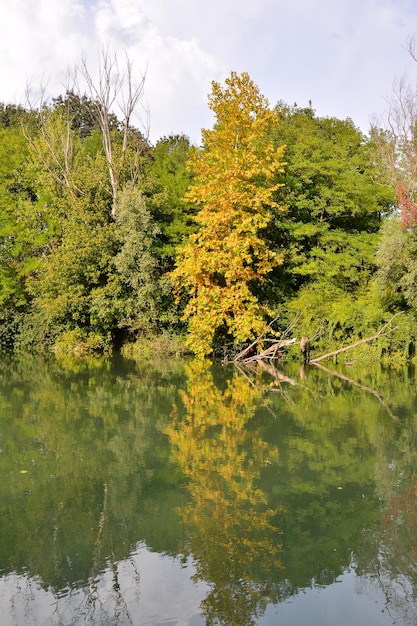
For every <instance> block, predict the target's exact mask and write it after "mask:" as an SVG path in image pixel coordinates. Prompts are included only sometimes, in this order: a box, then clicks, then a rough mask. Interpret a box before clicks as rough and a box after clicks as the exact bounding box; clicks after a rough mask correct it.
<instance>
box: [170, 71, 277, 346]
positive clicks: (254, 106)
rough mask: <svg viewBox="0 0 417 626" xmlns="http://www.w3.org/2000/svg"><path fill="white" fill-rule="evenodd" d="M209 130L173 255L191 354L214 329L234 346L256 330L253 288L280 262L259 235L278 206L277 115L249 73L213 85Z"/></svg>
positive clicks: (259, 316)
mask: <svg viewBox="0 0 417 626" xmlns="http://www.w3.org/2000/svg"><path fill="white" fill-rule="evenodd" d="M209 107H210V109H211V110H212V111H213V112H214V114H215V123H214V126H213V129H212V130H203V131H202V138H203V144H204V147H203V149H202V150H201V151H195V153H194V155H193V156H192V158H191V163H190V166H191V168H192V170H193V171H194V173H195V178H194V181H193V185H192V186H191V188H190V189H189V191H188V193H187V196H186V199H187V200H188V201H190V202H192V203H193V204H195V205H197V206H198V207H199V211H198V213H197V215H196V218H195V220H196V222H197V225H198V231H197V232H196V233H195V234H194V235H192V236H191V237H190V238H189V240H188V241H187V242H186V243H185V245H184V246H183V247H182V249H181V250H180V252H179V257H178V261H177V266H176V269H175V270H174V272H173V279H174V284H175V286H176V289H177V291H178V292H181V290H184V291H185V292H186V293H187V295H188V296H189V300H188V304H187V307H186V309H185V315H184V317H185V319H186V320H188V323H189V335H188V345H189V347H190V348H191V349H192V350H193V352H194V353H195V354H196V355H198V356H206V355H209V354H211V353H212V350H213V339H214V336H215V333H216V331H217V330H219V329H224V331H225V332H226V333H227V334H228V335H230V336H231V337H232V339H233V341H234V343H235V344H239V343H241V342H245V341H246V340H248V339H251V338H253V337H254V336H256V335H258V334H261V333H262V332H263V331H264V330H265V327H266V322H265V316H266V315H267V314H268V310H267V309H266V308H265V307H264V306H262V304H261V303H260V302H259V301H258V299H257V297H256V296H255V295H254V293H253V291H252V289H253V286H254V285H256V284H257V283H259V282H260V281H262V280H263V279H264V277H265V275H266V274H268V272H270V271H271V269H272V268H273V267H275V266H276V265H278V264H280V263H281V262H282V256H281V254H280V253H279V252H277V251H274V250H272V249H271V247H270V245H269V244H268V241H267V240H266V238H265V237H264V236H263V233H264V232H265V229H266V228H267V226H268V224H269V223H270V222H271V220H272V218H273V212H274V211H276V210H278V209H279V207H278V205H277V204H276V202H275V201H274V192H275V191H276V189H277V188H278V187H279V186H280V185H279V184H277V182H276V180H277V177H276V174H277V172H279V171H282V154H283V147H279V148H276V147H275V145H274V142H273V140H272V134H271V132H270V131H271V130H272V128H273V127H274V125H276V124H277V118H276V114H275V113H274V112H273V111H271V110H270V108H269V105H268V101H267V100H266V98H265V97H264V96H262V95H261V94H260V92H259V89H258V87H257V86H256V85H255V84H254V83H253V81H252V80H251V79H250V77H249V76H248V74H246V73H243V74H241V75H238V74H236V73H234V72H232V74H231V76H230V78H228V79H227V80H226V86H225V87H224V88H223V87H222V86H221V85H220V84H219V83H217V82H213V83H212V92H211V95H210V96H209Z"/></svg>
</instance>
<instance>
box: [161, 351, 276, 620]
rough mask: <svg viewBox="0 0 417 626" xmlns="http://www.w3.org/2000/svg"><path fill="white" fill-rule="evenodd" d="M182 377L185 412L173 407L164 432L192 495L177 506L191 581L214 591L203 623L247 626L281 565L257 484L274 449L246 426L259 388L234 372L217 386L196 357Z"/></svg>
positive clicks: (272, 514) (271, 590) (268, 597)
mask: <svg viewBox="0 0 417 626" xmlns="http://www.w3.org/2000/svg"><path fill="white" fill-rule="evenodd" d="M187 376H188V382H187V388H186V390H185V391H184V392H183V393H182V401H183V403H184V406H185V417H184V418H183V417H182V416H181V415H180V414H179V413H177V412H175V414H174V416H173V421H172V424H171V425H170V427H169V428H168V431H167V432H168V434H169V438H170V441H171V444H172V450H173V452H172V453H173V455H174V457H175V459H176V460H177V461H178V462H179V464H180V467H181V469H182V471H183V472H184V474H185V475H186V476H187V477H188V479H189V483H188V489H189V491H190V494H191V496H192V501H191V503H190V504H187V505H186V506H184V507H183V508H182V509H181V510H180V515H181V518H182V521H183V524H184V525H185V527H186V529H187V534H188V539H187V545H186V548H185V551H186V553H187V554H190V555H192V556H193V559H194V561H195V567H196V574H195V576H194V578H195V579H196V580H203V581H205V582H206V583H208V584H209V586H210V588H211V591H210V593H209V594H208V596H207V598H206V599H205V600H204V601H203V603H202V610H203V612H204V614H205V616H206V620H207V624H214V623H216V622H219V623H220V624H222V625H223V624H224V625H226V624H239V626H249V625H250V624H254V623H255V620H256V618H258V617H259V616H260V615H262V614H263V613H264V611H265V608H266V606H267V604H268V603H270V602H274V601H275V600H276V592H275V585H274V584H273V574H274V571H276V570H277V569H280V568H281V567H282V564H281V561H280V552H281V544H280V533H279V531H278V529H277V527H276V526H275V518H276V516H277V513H278V510H277V509H273V508H270V507H269V505H268V501H267V496H266V494H265V493H264V492H263V491H262V489H261V488H260V487H259V484H258V479H259V476H260V471H261V469H262V468H263V467H265V466H268V465H269V464H271V462H272V461H273V460H274V459H276V457H277V455H278V450H277V448H271V447H270V446H269V445H268V444H267V443H266V442H265V441H264V440H263V439H262V438H261V436H260V433H259V431H258V430H257V429H255V430H251V429H249V428H248V427H247V426H248V422H249V420H250V419H251V418H252V417H253V415H254V413H255V410H256V409H257V407H258V406H259V404H260V402H261V401H262V394H261V393H260V392H259V391H258V390H257V388H256V386H254V385H251V384H250V382H249V381H248V380H246V379H245V378H243V377H242V376H239V375H238V374H237V372H235V373H234V375H233V376H232V377H231V378H230V379H229V380H228V381H227V382H226V385H225V387H224V388H223V389H221V388H220V387H219V386H217V385H216V384H215V382H214V380H213V374H212V371H211V369H210V366H209V364H207V363H203V362H201V361H199V362H194V363H192V364H191V365H189V366H188V371H187Z"/></svg>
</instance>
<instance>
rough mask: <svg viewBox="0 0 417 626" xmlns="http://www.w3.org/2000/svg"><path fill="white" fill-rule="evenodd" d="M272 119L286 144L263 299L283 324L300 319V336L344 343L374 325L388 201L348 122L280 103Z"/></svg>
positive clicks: (363, 143)
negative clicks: (283, 316)
mask: <svg viewBox="0 0 417 626" xmlns="http://www.w3.org/2000/svg"><path fill="white" fill-rule="evenodd" d="M277 115H278V118H279V124H277V125H276V131H275V132H276V142H277V143H278V144H280V143H284V144H285V145H286V150H285V155H284V156H285V161H286V166H285V171H284V173H283V174H282V176H281V178H280V181H281V182H282V183H283V186H282V187H281V188H280V189H279V190H278V193H277V197H278V200H279V201H280V202H281V203H282V204H283V205H284V206H285V207H286V212H285V213H284V214H283V216H282V217H281V218H280V220H279V221H277V222H276V223H275V228H274V231H272V230H271V231H270V232H271V237H274V238H276V239H277V240H278V241H280V242H281V246H282V248H283V250H284V251H285V252H284V263H283V265H282V266H280V267H279V268H276V270H274V272H273V273H272V274H271V275H270V280H269V282H268V285H267V286H268V287H269V288H270V289H271V292H270V294H269V297H270V298H271V300H272V301H273V302H275V304H276V305H279V303H280V302H281V303H284V307H283V308H284V310H287V311H289V313H288V314H289V317H290V319H293V318H294V316H295V315H296V314H299V315H300V325H301V332H303V333H304V334H309V335H310V336H311V335H312V334H314V333H315V332H316V331H317V330H318V328H319V327H320V326H323V325H324V327H325V328H326V329H327V330H328V333H327V337H328V338H331V336H333V338H336V336H337V339H338V340H340V339H342V338H348V337H349V336H351V335H352V334H353V335H355V334H356V333H357V332H361V330H363V328H364V327H365V326H366V324H367V323H368V322H369V323H371V324H373V323H374V322H375V321H376V323H377V324H379V322H380V316H381V313H382V310H381V307H379V308H378V307H376V306H375V300H377V296H376V295H375V293H370V291H369V286H370V282H371V279H372V276H373V275H374V273H375V270H376V262H375V252H376V246H377V242H378V231H379V228H380V225H381V214H382V213H383V212H386V211H388V210H389V207H390V205H391V204H392V200H393V194H392V191H391V190H390V188H389V187H388V186H386V185H381V184H379V183H377V182H375V181H376V178H377V170H376V163H375V160H374V158H373V153H372V150H371V146H370V144H369V142H367V141H366V139H365V137H364V136H363V135H362V134H361V132H360V131H359V130H358V129H357V128H355V126H354V125H353V123H352V122H351V121H350V120H344V121H342V120H338V119H335V118H319V117H317V116H316V115H315V112H314V110H313V109H312V108H311V107H307V108H297V107H289V106H287V105H285V104H282V103H281V104H279V105H278V106H277ZM376 309H378V311H376ZM281 310H282V308H281ZM367 312H369V318H370V320H368V321H366V320H365V319H364V318H365V317H366V313H367ZM322 330H323V328H322ZM335 332H336V336H335V335H334V333H335Z"/></svg>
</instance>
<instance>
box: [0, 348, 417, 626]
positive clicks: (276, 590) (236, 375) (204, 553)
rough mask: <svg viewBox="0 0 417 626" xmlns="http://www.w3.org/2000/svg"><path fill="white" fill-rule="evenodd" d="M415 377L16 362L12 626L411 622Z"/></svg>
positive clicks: (416, 551)
mask: <svg viewBox="0 0 417 626" xmlns="http://www.w3.org/2000/svg"><path fill="white" fill-rule="evenodd" d="M416 382H417V378H416V374H415V373H414V371H412V370H404V371H401V372H388V371H382V370H381V369H368V370H364V369H354V368H351V369H345V370H339V371H338V372H336V373H335V372H333V373H332V372H329V371H326V370H323V369H318V368H310V369H308V370H307V371H303V370H300V369H299V368H298V367H288V368H285V369H283V370H281V371H279V372H269V373H268V372H266V371H239V370H237V369H236V368H221V367H217V368H214V369H209V368H207V367H204V366H202V365H196V364H194V365H193V364H183V363H172V364H170V363H164V364H161V365H159V366H156V365H149V364H143V365H138V364H135V363H133V362H129V361H123V360H114V361H91V362H88V363H84V364H82V363H79V362H78V363H77V362H75V361H67V362H64V363H61V364H59V363H58V362H56V361H50V362H49V363H48V362H46V361H44V360H41V359H29V358H28V359H25V360H21V361H19V360H15V361H13V362H11V361H8V359H7V358H5V357H3V358H2V359H1V361H0V472H1V481H0V624H1V625H2V626H9V625H16V624H17V625H18V626H20V625H22V626H32V625H35V624H36V625H39V626H44V625H49V624H53V625H60V626H61V625H62V626H64V625H65V626H66V625H82V624H100V625H101V624H103V625H104V624H105V625H108V624H115V625H124V624H133V625H138V626H145V625H146V626H148V625H149V626H150V625H152V626H197V625H202V624H213V625H214V624H218V625H231V626H232V625H233V626H247V625H250V624H260V625H262V626H272V625H276V624H277V625H280V626H282V625H288V626H300V625H304V624H305V625H308V626H316V625H317V626H331V625H337V626H338V625H342V626H345V625H346V626H348V625H349V626H351V625H352V624H354V625H355V626H361V625H364V626H365V625H366V626H373V625H375V626H376V625H378V626H385V625H389V624H398V625H408V624H409V625H413V624H416V623H417V480H416V478H417V445H416V444H417V398H416Z"/></svg>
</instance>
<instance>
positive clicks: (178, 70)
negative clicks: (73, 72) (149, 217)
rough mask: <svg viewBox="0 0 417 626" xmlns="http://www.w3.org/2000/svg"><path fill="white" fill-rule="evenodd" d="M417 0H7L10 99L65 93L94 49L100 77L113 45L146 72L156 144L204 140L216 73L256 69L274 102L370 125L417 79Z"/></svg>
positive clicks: (6, 97) (3, 81) (2, 93)
mask: <svg viewBox="0 0 417 626" xmlns="http://www.w3.org/2000/svg"><path fill="white" fill-rule="evenodd" d="M414 35H417V0H0V102H3V103H9V102H12V103H21V104H25V93H26V92H27V90H28V88H29V92H30V93H31V94H32V95H31V98H32V99H33V100H36V94H37V91H38V90H39V86H40V85H42V86H43V88H44V93H45V94H46V96H47V97H53V96H57V95H60V94H63V93H64V92H65V87H66V86H67V85H68V71H69V69H72V68H74V67H75V66H76V65H77V64H79V63H80V60H81V58H82V57H84V58H85V59H86V62H87V65H88V67H89V69H90V71H91V74H92V76H93V77H94V76H95V72H96V68H97V63H98V58H99V55H100V52H102V51H103V50H105V49H108V50H109V51H110V52H111V54H115V55H117V58H118V59H119V61H120V65H121V66H123V63H124V60H125V58H126V56H127V57H128V58H129V59H130V60H131V61H132V62H133V72H134V75H135V76H137V77H138V80H139V79H140V78H141V77H142V76H143V75H144V74H145V73H146V78H145V90H144V95H143V99H142V103H141V104H142V107H139V109H138V116H137V118H136V119H135V120H133V121H134V124H135V125H136V126H138V127H140V128H142V127H143V128H145V127H146V128H147V127H148V126H149V138H150V140H151V142H152V143H155V142H156V141H157V140H158V139H159V138H161V137H163V136H168V135H170V134H178V133H184V134H186V135H187V136H188V137H189V138H190V139H191V141H192V142H193V143H196V144H199V143H200V141H201V129H202V128H211V127H212V125H213V117H212V114H211V112H210V110H209V108H208V105H207V96H208V94H209V93H210V90H211V82H212V81H213V80H215V81H218V82H220V83H223V82H224V80H225V79H226V78H227V77H228V76H229V75H230V73H231V71H235V72H238V73H240V72H248V73H249V75H250V77H251V78H252V80H253V81H254V82H255V83H256V84H257V85H258V86H259V89H260V91H261V93H262V94H263V95H264V96H266V97H267V98H268V101H269V103H270V105H271V106H275V104H277V102H279V101H284V102H286V103H287V104H291V105H292V104H294V103H296V104H297V105H298V106H308V104H309V102H310V101H311V103H312V106H313V108H314V109H315V110H316V114H317V115H318V116H320V117H327V116H334V117H337V118H339V119H345V118H351V119H352V120H353V122H354V123H355V125H356V126H357V127H359V128H360V129H361V130H362V131H363V132H365V133H366V132H367V131H368V130H369V127H370V124H371V122H372V121H373V120H374V118H375V116H379V117H381V116H383V115H384V113H385V112H386V110H387V107H388V104H387V100H389V98H390V97H391V94H392V91H393V86H394V85H395V82H396V81H398V80H400V79H401V78H402V77H404V76H406V77H407V78H408V80H409V81H410V83H412V84H414V82H415V81H416V80H417V63H416V62H415V61H413V60H412V58H411V57H410V55H409V54H408V52H407V51H406V46H407V40H408V39H409V38H410V37H413V36H414Z"/></svg>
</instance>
